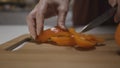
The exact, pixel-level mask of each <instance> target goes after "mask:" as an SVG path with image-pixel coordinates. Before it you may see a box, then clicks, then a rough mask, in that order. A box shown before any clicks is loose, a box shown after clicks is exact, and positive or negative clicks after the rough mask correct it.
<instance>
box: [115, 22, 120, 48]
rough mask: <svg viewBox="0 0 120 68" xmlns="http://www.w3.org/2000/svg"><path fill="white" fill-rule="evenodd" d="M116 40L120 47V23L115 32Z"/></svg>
mask: <svg viewBox="0 0 120 68" xmlns="http://www.w3.org/2000/svg"><path fill="white" fill-rule="evenodd" d="M115 40H116V42H117V44H118V45H119V46H120V23H119V25H118V27H117V29H116V32H115Z"/></svg>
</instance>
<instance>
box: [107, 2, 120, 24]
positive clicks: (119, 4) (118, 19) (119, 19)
mask: <svg viewBox="0 0 120 68" xmlns="http://www.w3.org/2000/svg"><path fill="white" fill-rule="evenodd" d="M108 1H109V4H110V5H111V6H112V7H114V6H116V5H117V7H118V8H117V12H116V14H115V16H114V21H115V22H120V0H108Z"/></svg>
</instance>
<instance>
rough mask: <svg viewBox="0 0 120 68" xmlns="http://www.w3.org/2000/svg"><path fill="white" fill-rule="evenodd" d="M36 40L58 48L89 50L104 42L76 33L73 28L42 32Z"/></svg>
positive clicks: (57, 28)
mask: <svg viewBox="0 0 120 68" xmlns="http://www.w3.org/2000/svg"><path fill="white" fill-rule="evenodd" d="M36 40H37V41H38V42H41V43H45V42H54V43H56V44H57V45H60V46H77V47H81V48H91V47H94V46H95V45H96V44H98V43H103V42H104V39H102V38H98V37H95V36H94V35H90V34H82V33H78V32H76V31H75V29H74V28H69V29H68V30H63V29H61V28H59V27H53V28H49V29H47V30H44V31H43V32H42V33H41V34H40V35H39V36H38V37H37V39H36Z"/></svg>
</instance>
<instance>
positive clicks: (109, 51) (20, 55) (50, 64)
mask: <svg viewBox="0 0 120 68" xmlns="http://www.w3.org/2000/svg"><path fill="white" fill-rule="evenodd" d="M99 36H101V37H103V38H105V39H106V41H105V45H103V46H96V48H95V49H91V50H81V49H76V48H73V47H63V46H56V45H52V44H45V43H44V44H36V43H33V42H28V43H26V44H25V45H24V46H23V47H22V48H21V49H19V50H17V51H14V52H10V51H6V50H5V48H7V47H9V46H10V45H12V44H14V43H15V42H16V41H20V40H21V39H23V38H26V37H28V35H22V36H20V37H18V38H16V39H13V40H12V42H10V41H9V42H7V43H4V44H2V45H1V46H0V68H120V55H119V50H120V48H119V47H118V46H117V44H116V43H115V41H114V39H113V35H110V34H103V35H99Z"/></svg>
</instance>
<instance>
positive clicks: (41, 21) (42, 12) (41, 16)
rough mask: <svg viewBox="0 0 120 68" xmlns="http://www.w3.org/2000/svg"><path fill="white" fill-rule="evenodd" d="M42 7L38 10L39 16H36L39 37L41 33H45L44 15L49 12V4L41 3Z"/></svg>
mask: <svg viewBox="0 0 120 68" xmlns="http://www.w3.org/2000/svg"><path fill="white" fill-rule="evenodd" d="M39 6H40V7H39V8H38V11H37V14H36V32H37V36H39V35H40V33H41V32H42V31H43V26H44V15H45V13H46V11H47V4H46V2H43V3H42V2H41V4H40V5H39Z"/></svg>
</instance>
